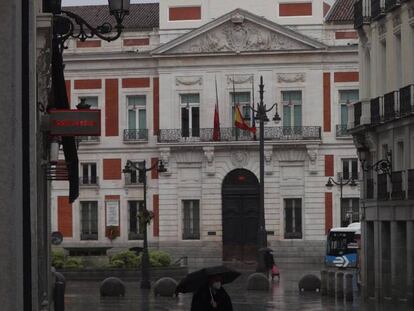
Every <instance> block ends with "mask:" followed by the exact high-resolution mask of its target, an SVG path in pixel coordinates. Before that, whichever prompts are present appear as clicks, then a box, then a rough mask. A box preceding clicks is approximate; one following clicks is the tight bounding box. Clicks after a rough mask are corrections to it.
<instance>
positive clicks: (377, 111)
mask: <svg viewBox="0 0 414 311" xmlns="http://www.w3.org/2000/svg"><path fill="white" fill-rule="evenodd" d="M413 25H414V3H413V1H379V0H377V1H357V3H356V6H355V27H356V29H357V30H358V34H359V38H360V45H359V57H360V64H361V71H360V77H361V101H359V102H357V103H355V104H353V105H351V106H350V110H349V112H350V114H349V116H350V118H349V124H348V125H349V126H348V127H349V129H350V130H351V131H352V134H353V136H354V140H355V143H356V147H357V148H358V152H359V157H360V160H361V161H362V163H363V167H364V168H365V170H366V172H365V173H364V183H363V184H364V187H362V193H361V198H362V200H361V205H362V215H361V216H362V234H363V245H362V251H363V256H362V258H363V261H362V286H363V289H364V296H365V297H369V298H375V299H378V300H380V301H384V300H392V301H395V302H398V301H407V300H409V301H411V302H412V300H413V286H414V284H413V282H414V243H413V239H414V209H413V199H414V196H413V180H414V179H413V176H414V175H413V174H414V171H413V168H414V156H413V154H414V140H413V138H414V119H413V116H412V113H413V111H414V110H413V107H414V99H413V98H414V97H413V92H414V89H413V81H414V51H413V47H414V30H413V29H414V28H413Z"/></svg>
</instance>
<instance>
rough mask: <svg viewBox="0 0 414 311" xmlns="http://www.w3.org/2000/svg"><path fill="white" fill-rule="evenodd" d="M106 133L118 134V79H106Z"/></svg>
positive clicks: (109, 134) (108, 134) (107, 134)
mask: <svg viewBox="0 0 414 311" xmlns="http://www.w3.org/2000/svg"><path fill="white" fill-rule="evenodd" d="M105 99H106V100H105V135H106V136H118V79H106V80H105Z"/></svg>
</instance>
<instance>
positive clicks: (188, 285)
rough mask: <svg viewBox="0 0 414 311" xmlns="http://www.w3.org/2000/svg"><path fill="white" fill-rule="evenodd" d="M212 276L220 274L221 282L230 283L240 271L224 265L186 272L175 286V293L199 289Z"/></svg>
mask: <svg viewBox="0 0 414 311" xmlns="http://www.w3.org/2000/svg"><path fill="white" fill-rule="evenodd" d="M212 276H220V277H221V279H222V283H223V284H227V283H231V282H233V281H234V280H235V279H237V278H238V277H239V276H240V272H237V271H235V270H232V269H230V268H227V267H225V266H214V267H208V268H203V269H200V270H197V271H194V272H191V273H189V274H187V276H186V277H185V278H184V279H182V280H181V281H180V283H179V284H178V286H177V289H176V292H177V293H191V292H194V291H196V290H197V289H199V288H200V287H201V286H203V285H204V284H207V283H208V280H209V278H210V277H212Z"/></svg>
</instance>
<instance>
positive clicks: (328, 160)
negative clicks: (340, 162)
mask: <svg viewBox="0 0 414 311" xmlns="http://www.w3.org/2000/svg"><path fill="white" fill-rule="evenodd" d="M333 175H334V156H333V154H326V155H325V176H333Z"/></svg>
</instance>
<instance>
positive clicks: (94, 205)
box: [80, 201, 98, 240]
mask: <svg viewBox="0 0 414 311" xmlns="http://www.w3.org/2000/svg"><path fill="white" fill-rule="evenodd" d="M80 207H81V215H80V216H81V217H80V218H81V219H80V223H81V240H97V239H98V202H96V201H82V202H80Z"/></svg>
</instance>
